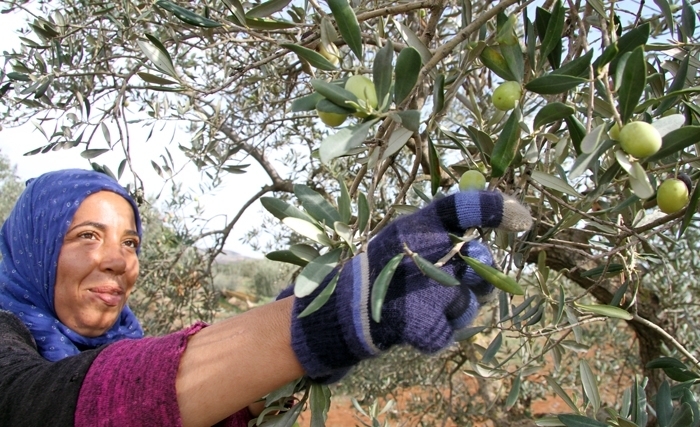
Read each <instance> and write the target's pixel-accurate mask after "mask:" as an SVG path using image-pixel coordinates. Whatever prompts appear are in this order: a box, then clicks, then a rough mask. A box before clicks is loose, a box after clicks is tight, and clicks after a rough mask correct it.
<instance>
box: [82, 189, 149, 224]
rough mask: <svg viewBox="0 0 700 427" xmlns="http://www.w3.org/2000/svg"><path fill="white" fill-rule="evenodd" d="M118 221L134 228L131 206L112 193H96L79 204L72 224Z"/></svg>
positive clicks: (105, 191) (104, 191)
mask: <svg viewBox="0 0 700 427" xmlns="http://www.w3.org/2000/svg"><path fill="white" fill-rule="evenodd" d="M115 219H116V220H120V221H124V222H126V223H128V224H129V225H130V226H131V227H132V228H136V219H135V217H134V211H133V209H132V207H131V204H130V203H129V202H128V201H127V200H126V199H125V198H124V197H122V196H121V195H119V194H116V193H114V192H112V191H108V190H103V191H98V192H96V193H94V194H91V195H90V196H88V197H86V198H85V200H83V202H82V203H81V204H80V206H79V207H78V209H77V210H76V212H75V215H74V216H73V221H72V222H73V223H76V222H80V221H83V220H93V221H94V220H99V221H104V220H115Z"/></svg>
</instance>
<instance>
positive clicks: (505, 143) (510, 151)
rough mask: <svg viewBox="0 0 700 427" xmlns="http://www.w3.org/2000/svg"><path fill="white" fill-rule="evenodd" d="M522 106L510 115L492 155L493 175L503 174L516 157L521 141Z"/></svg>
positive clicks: (496, 176) (499, 175)
mask: <svg viewBox="0 0 700 427" xmlns="http://www.w3.org/2000/svg"><path fill="white" fill-rule="evenodd" d="M520 116H521V113H520V108H515V109H514V110H513V111H512V112H511V113H510V116H509V117H508V120H507V121H506V123H505V125H503V129H502V130H501V134H500V135H499V136H498V140H497V141H496V145H495V146H494V147H493V153H492V155H491V176H492V177H495V178H498V177H501V176H503V175H504V174H505V173H506V171H507V170H508V167H510V165H511V163H513V160H514V159H515V155H516V154H517V152H518V146H519V143H520V131H521V128H520Z"/></svg>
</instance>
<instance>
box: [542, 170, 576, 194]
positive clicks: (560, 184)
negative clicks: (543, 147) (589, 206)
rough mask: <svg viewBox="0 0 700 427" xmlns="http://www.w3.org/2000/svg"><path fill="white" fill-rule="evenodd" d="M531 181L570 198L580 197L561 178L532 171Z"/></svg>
mask: <svg viewBox="0 0 700 427" xmlns="http://www.w3.org/2000/svg"><path fill="white" fill-rule="evenodd" d="M531 176H532V179H534V180H535V181H537V182H538V183H540V184H541V185H542V186H544V187H547V188H550V189H552V190H556V191H559V192H562V193H565V194H568V195H570V196H574V197H582V196H581V194H579V192H578V191H576V189H575V188H574V187H572V186H571V185H569V183H567V182H566V181H564V180H563V179H561V178H557V177H556V176H553V175H550V174H548V173H544V172H540V171H532V175H531Z"/></svg>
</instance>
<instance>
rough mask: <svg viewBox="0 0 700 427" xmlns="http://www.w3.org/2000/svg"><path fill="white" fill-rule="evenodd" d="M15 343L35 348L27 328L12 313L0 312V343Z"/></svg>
mask: <svg viewBox="0 0 700 427" xmlns="http://www.w3.org/2000/svg"><path fill="white" fill-rule="evenodd" d="M10 342H17V343H18V344H19V343H21V344H24V345H30V346H32V347H34V348H36V344H35V343H34V338H33V337H32V334H31V332H29V329H27V326H26V325H25V324H24V323H23V322H22V321H21V320H20V318H19V317H17V316H16V315H15V314H14V313H12V312H10V311H6V310H0V343H8V344H9V343H10Z"/></svg>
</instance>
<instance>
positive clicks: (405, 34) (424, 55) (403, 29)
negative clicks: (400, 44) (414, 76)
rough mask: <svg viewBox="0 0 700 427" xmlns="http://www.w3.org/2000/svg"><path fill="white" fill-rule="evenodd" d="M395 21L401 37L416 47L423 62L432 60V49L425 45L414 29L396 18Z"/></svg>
mask: <svg viewBox="0 0 700 427" xmlns="http://www.w3.org/2000/svg"><path fill="white" fill-rule="evenodd" d="M394 23H395V24H396V29H397V30H398V31H399V34H401V38H403V39H404V41H405V42H406V44H407V45H409V46H410V47H412V48H413V49H415V50H416V51H417V52H418V53H419V54H420V58H421V61H422V63H423V64H425V63H426V62H428V61H430V59H431V58H432V57H433V54H432V53H431V52H430V49H428V48H427V46H425V44H424V43H423V41H422V40H421V39H420V37H418V35H417V34H416V33H414V32H413V30H411V29H410V28H409V27H407V26H405V25H404V24H402V23H400V22H398V21H396V20H394ZM419 67H420V66H419Z"/></svg>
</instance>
